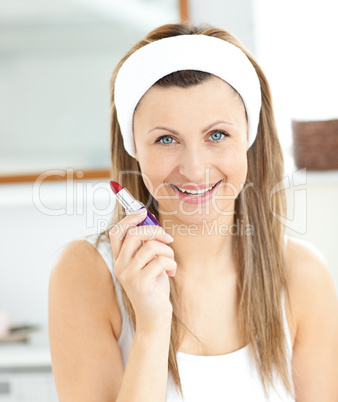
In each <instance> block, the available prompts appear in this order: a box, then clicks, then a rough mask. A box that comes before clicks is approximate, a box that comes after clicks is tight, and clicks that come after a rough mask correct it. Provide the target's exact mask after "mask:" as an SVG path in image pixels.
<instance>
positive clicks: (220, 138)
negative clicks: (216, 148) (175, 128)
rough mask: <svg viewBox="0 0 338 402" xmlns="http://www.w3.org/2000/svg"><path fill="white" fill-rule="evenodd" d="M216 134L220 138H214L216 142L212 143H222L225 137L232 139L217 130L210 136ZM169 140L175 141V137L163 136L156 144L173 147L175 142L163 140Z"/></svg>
mask: <svg viewBox="0 0 338 402" xmlns="http://www.w3.org/2000/svg"><path fill="white" fill-rule="evenodd" d="M215 134H217V136H216V137H218V138H216V139H215V138H214V141H212V142H221V141H222V140H223V139H224V138H225V137H230V135H229V134H228V133H226V132H225V131H222V130H215V131H213V132H212V133H211V134H210V137H211V136H213V135H215ZM220 135H221V136H222V137H220ZM166 139H167V140H168V139H169V141H170V140H174V139H173V137H171V136H170V135H162V137H159V138H158V139H157V140H156V141H155V144H156V143H160V144H161V145H164V146H171V145H173V142H162V140H166ZM174 141H175V140H174Z"/></svg>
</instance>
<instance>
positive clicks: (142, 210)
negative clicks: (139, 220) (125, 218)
mask: <svg viewBox="0 0 338 402" xmlns="http://www.w3.org/2000/svg"><path fill="white" fill-rule="evenodd" d="M146 212H147V210H146V209H145V208H141V209H139V210H138V211H136V212H134V215H145V214H146Z"/></svg>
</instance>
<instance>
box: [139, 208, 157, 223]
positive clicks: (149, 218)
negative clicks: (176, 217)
mask: <svg viewBox="0 0 338 402" xmlns="http://www.w3.org/2000/svg"><path fill="white" fill-rule="evenodd" d="M142 208H144V209H146V210H147V208H146V207H142ZM142 208H141V209H142ZM143 225H157V226H161V225H160V224H159V222H158V221H157V219H156V218H155V217H154V216H153V214H152V213H151V212H149V211H148V210H147V217H146V218H145V219H144V221H142V222H141V223H139V224H138V225H136V226H143Z"/></svg>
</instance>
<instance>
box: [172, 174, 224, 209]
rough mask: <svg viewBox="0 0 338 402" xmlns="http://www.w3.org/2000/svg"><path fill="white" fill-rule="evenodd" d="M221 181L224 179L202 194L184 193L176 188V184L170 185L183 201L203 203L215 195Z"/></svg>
mask: <svg viewBox="0 0 338 402" xmlns="http://www.w3.org/2000/svg"><path fill="white" fill-rule="evenodd" d="M221 182H222V180H220V181H218V182H217V183H216V184H215V185H214V187H213V188H212V189H211V190H209V191H207V192H206V193H205V194H203V195H200V196H196V195H191V194H187V193H182V192H181V191H179V190H178V189H177V188H176V186H175V185H173V184H171V185H170V186H171V188H172V189H173V191H174V192H175V194H177V196H178V198H179V199H180V200H181V201H184V202H185V203H187V204H201V203H206V202H208V201H209V200H210V199H211V198H213V197H214V195H215V194H216V192H217V191H218V189H219V187H220V185H221ZM206 188H208V187H206Z"/></svg>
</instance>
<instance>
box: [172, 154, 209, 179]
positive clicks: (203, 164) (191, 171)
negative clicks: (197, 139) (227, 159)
mask: <svg viewBox="0 0 338 402" xmlns="http://www.w3.org/2000/svg"><path fill="white" fill-rule="evenodd" d="M178 170H179V173H180V175H181V176H184V177H185V178H186V179H187V180H188V182H190V183H196V184H201V183H204V182H206V183H207V182H208V176H209V172H210V161H209V158H208V156H207V155H206V154H205V153H204V152H203V151H202V150H201V149H197V148H196V147H190V148H189V147H185V149H184V150H183V149H182V151H181V152H180V155H179V169H178Z"/></svg>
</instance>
